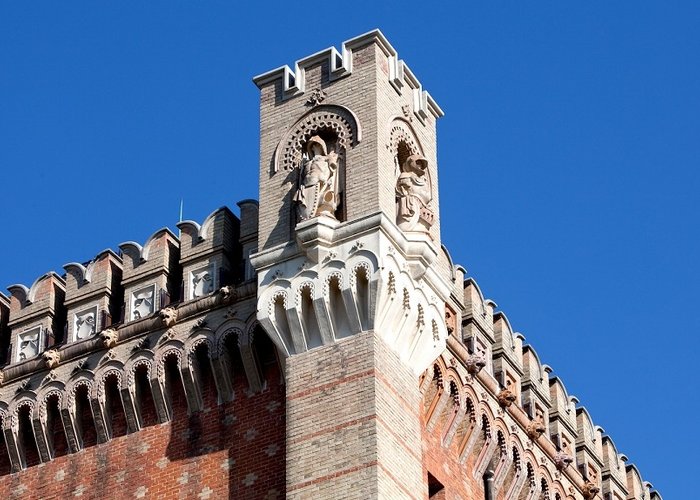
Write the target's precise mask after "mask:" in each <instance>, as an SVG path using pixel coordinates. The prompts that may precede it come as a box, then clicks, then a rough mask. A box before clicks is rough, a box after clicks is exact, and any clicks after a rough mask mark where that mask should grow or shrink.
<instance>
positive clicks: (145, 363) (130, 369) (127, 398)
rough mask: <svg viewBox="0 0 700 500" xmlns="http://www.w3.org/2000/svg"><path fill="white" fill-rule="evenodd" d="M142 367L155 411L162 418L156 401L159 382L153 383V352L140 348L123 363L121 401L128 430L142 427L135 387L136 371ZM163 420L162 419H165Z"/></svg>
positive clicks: (139, 404) (136, 429) (134, 430)
mask: <svg viewBox="0 0 700 500" xmlns="http://www.w3.org/2000/svg"><path fill="white" fill-rule="evenodd" d="M142 367H143V368H144V369H145V370H146V379H147V381H148V384H149V390H150V391H151V396H152V397H153V400H154V403H155V405H156V412H158V417H159V419H161V418H162V416H161V411H162V409H160V410H159V409H158V403H157V402H156V398H157V395H156V392H158V393H159V394H160V384H158V383H157V379H156V381H155V383H154V381H153V374H154V371H155V370H154V354H153V352H152V351H150V350H148V349H142V350H139V351H138V352H136V353H135V354H134V355H133V356H131V358H129V359H128V360H127V362H126V363H125V365H124V373H125V374H126V386H123V387H122V389H121V393H122V402H123V403H124V410H125V412H126V421H127V426H128V428H129V431H130V432H136V431H138V430H139V429H141V428H142V427H143V424H144V422H143V418H142V411H141V404H142V402H141V401H138V399H137V390H136V389H137V388H136V371H137V370H139V369H141V368H142ZM166 420H167V418H166V419H165V420H162V421H166Z"/></svg>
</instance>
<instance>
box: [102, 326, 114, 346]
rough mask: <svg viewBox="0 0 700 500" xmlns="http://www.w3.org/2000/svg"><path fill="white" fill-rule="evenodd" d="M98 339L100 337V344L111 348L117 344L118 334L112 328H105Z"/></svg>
mask: <svg viewBox="0 0 700 500" xmlns="http://www.w3.org/2000/svg"><path fill="white" fill-rule="evenodd" d="M100 339H102V345H104V346H105V347H106V348H107V349H111V348H112V347H114V346H115V345H117V340H119V335H118V334H117V331H116V330H113V329H112V328H107V329H106V330H103V331H102V333H101V334H100Z"/></svg>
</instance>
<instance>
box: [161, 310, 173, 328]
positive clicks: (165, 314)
mask: <svg viewBox="0 0 700 500" xmlns="http://www.w3.org/2000/svg"><path fill="white" fill-rule="evenodd" d="M158 316H159V317H160V320H161V321H162V322H163V324H164V325H165V326H167V327H171V326H173V325H174V324H175V322H176V321H177V310H176V309H174V308H172V307H166V308H165V309H162V310H161V311H160V312H159V313H158Z"/></svg>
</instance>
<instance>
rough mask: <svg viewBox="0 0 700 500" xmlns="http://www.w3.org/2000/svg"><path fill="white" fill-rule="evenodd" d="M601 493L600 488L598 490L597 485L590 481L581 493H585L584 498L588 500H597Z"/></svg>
mask: <svg viewBox="0 0 700 500" xmlns="http://www.w3.org/2000/svg"><path fill="white" fill-rule="evenodd" d="M599 491H600V488H598V487H597V486H596V485H595V484H593V483H591V482H590V481H586V484H584V485H583V489H582V490H581V493H583V498H585V499H586V500H591V499H592V498H595V496H596V495H597V494H598V492H599Z"/></svg>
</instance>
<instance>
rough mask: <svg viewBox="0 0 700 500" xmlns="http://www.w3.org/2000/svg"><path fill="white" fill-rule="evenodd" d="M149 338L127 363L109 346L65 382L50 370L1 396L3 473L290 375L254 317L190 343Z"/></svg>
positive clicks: (164, 335) (164, 336)
mask: <svg viewBox="0 0 700 500" xmlns="http://www.w3.org/2000/svg"><path fill="white" fill-rule="evenodd" d="M141 342H142V343H141V344H139V343H136V344H135V346H134V347H133V348H132V351H133V354H132V355H131V356H130V357H129V358H128V359H127V360H126V362H124V363H122V362H121V361H118V360H116V359H112V358H113V356H111V355H110V352H111V351H107V352H106V353H103V354H104V355H103V356H102V359H101V361H100V362H99V363H98V367H97V368H95V369H87V368H86V367H85V365H86V364H87V363H86V362H85V360H82V361H78V362H77V363H76V365H75V367H74V368H73V374H72V375H71V377H70V378H69V379H68V380H67V381H66V382H65V383H64V382H61V381H59V380H56V377H55V374H54V372H53V371H49V372H48V373H45V374H44V375H45V376H44V379H43V381H42V383H41V384H40V387H39V388H37V389H30V388H27V387H25V388H22V387H19V388H18V390H17V393H16V395H15V397H14V399H13V400H12V401H10V402H9V404H8V403H5V402H0V423H1V425H2V431H3V432H2V440H3V441H4V443H2V444H1V445H0V448H6V449H7V455H4V454H3V456H0V466H2V467H1V468H2V469H4V470H0V474H2V473H9V472H16V471H18V470H21V469H25V468H27V467H30V466H33V465H36V464H38V463H45V462H48V461H51V460H53V459H54V458H56V457H58V456H62V455H65V454H67V453H76V452H78V451H80V450H82V449H84V448H86V447H88V446H92V445H95V444H98V443H105V442H107V441H109V440H111V439H113V438H117V437H119V436H122V435H124V434H127V433H132V432H137V431H139V430H140V429H142V428H145V427H147V426H150V425H154V424H157V423H165V422H168V421H171V420H173V419H175V418H179V416H182V414H183V413H184V414H185V415H192V414H194V413H197V412H199V411H201V410H203V409H205V408H207V407H211V406H213V405H217V404H224V403H229V402H232V401H235V400H236V399H237V398H241V397H244V396H252V395H255V394H256V393H260V392H261V391H264V390H265V388H266V387H267V381H268V380H271V379H270V377H278V379H279V377H281V376H282V375H281V373H282V370H281V367H280V365H279V363H280V360H279V358H278V356H277V353H276V349H275V347H274V345H273V344H272V342H271V341H270V339H269V337H268V336H267V334H266V333H265V332H264V331H263V330H262V328H261V327H260V325H259V323H258V322H257V321H256V320H255V319H254V318H251V319H250V320H249V321H248V322H247V323H246V322H243V321H239V320H228V321H225V322H224V323H223V324H222V325H221V326H219V327H218V328H217V329H216V330H215V331H213V330H210V329H207V328H206V327H205V328H193V329H192V330H191V333H190V334H189V335H188V336H187V337H186V338H185V340H184V341H182V340H179V339H178V338H175V336H174V335H173V331H172V329H168V330H164V331H162V332H161V333H160V337H159V338H158V340H156V341H155V342H154V344H155V347H153V348H148V347H146V346H145V345H144V344H143V340H142V341H141ZM139 345H141V346H142V348H139ZM182 402H186V404H180V403H182ZM185 408H186V409H185ZM8 462H9V463H8ZM3 463H4V464H3ZM6 465H9V467H5V466H6Z"/></svg>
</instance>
